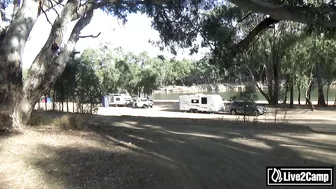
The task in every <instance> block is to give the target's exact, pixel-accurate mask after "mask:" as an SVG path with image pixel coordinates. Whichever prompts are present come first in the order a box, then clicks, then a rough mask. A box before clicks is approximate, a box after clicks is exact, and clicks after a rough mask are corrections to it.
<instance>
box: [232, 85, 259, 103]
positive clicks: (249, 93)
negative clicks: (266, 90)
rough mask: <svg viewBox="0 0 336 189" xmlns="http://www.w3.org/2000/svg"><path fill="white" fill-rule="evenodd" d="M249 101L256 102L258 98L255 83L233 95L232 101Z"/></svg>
mask: <svg viewBox="0 0 336 189" xmlns="http://www.w3.org/2000/svg"><path fill="white" fill-rule="evenodd" d="M237 100H241V101H247V102H255V101H257V100H258V95H257V92H256V89H255V87H254V86H253V85H248V86H246V87H245V90H244V91H240V92H238V93H237V94H236V95H234V96H232V97H231V101H237Z"/></svg>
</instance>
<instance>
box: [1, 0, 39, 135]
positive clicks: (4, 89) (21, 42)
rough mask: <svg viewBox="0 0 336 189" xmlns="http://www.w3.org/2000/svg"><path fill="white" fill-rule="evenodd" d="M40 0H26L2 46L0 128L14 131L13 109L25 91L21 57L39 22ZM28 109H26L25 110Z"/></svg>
mask: <svg viewBox="0 0 336 189" xmlns="http://www.w3.org/2000/svg"><path fill="white" fill-rule="evenodd" d="M37 9H38V0H25V1H24V2H23V4H22V7H21V8H20V10H19V11H18V12H17V13H16V16H15V18H14V20H13V21H12V22H11V25H10V26H9V28H8V30H7V32H6V34H5V36H4V39H3V41H2V44H1V47H0V62H1V64H0V104H1V108H0V114H1V117H2V118H1V119H2V121H1V125H0V128H4V129H11V128H13V126H14V128H15V125H13V118H14V117H13V116H14V115H13V107H14V106H15V104H16V103H17V101H18V99H20V95H21V91H22V67H21V55H22V52H23V50H24V47H25V45H26V42H27V39H28V37H29V34H30V31H31V30H32V28H33V26H34V24H35V21H36V19H37ZM23 108H25V107H23Z"/></svg>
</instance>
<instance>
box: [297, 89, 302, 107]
mask: <svg viewBox="0 0 336 189" xmlns="http://www.w3.org/2000/svg"><path fill="white" fill-rule="evenodd" d="M297 89H298V96H297V98H298V99H297V100H298V104H299V105H301V87H300V84H298V85H297Z"/></svg>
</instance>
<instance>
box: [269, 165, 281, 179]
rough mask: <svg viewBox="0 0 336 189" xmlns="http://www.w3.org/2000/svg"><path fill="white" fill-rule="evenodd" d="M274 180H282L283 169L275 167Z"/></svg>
mask: <svg viewBox="0 0 336 189" xmlns="http://www.w3.org/2000/svg"><path fill="white" fill-rule="evenodd" d="M271 178H272V180H273V182H281V181H282V176H281V171H280V169H277V168H273V173H272V176H271Z"/></svg>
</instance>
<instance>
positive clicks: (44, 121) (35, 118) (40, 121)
mask: <svg viewBox="0 0 336 189" xmlns="http://www.w3.org/2000/svg"><path fill="white" fill-rule="evenodd" d="M52 121H53V119H52V118H51V117H49V116H47V115H46V114H38V113H34V112H33V113H32V114H31V118H30V121H29V123H28V125H32V126H39V125H51V124H52Z"/></svg>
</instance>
